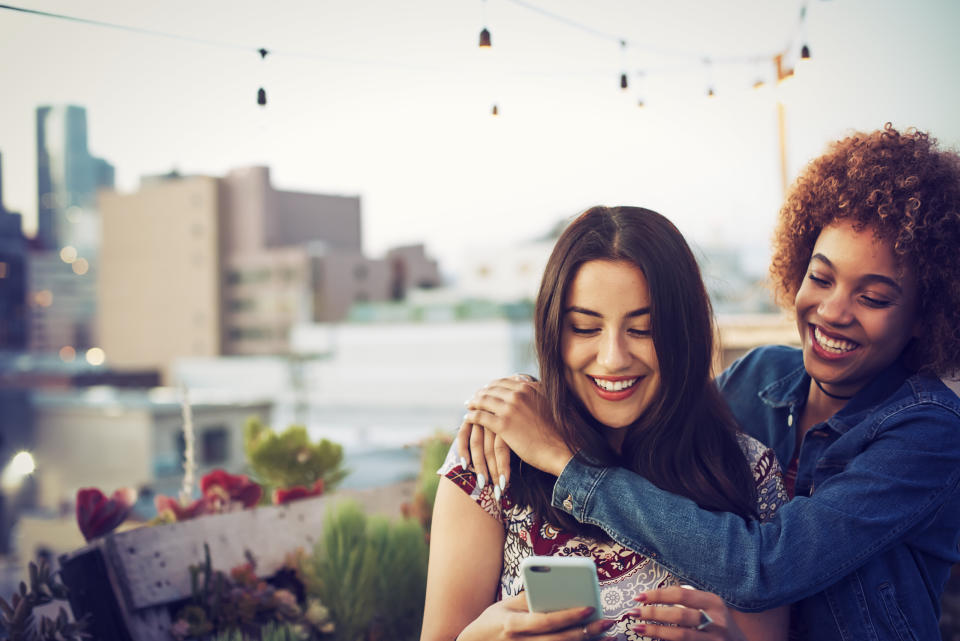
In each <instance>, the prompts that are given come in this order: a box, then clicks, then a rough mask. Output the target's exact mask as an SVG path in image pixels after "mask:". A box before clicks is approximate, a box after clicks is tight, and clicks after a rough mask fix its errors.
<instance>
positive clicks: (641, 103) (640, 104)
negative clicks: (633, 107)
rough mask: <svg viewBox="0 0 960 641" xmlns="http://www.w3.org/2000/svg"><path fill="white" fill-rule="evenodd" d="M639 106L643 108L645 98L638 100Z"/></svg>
mask: <svg viewBox="0 0 960 641" xmlns="http://www.w3.org/2000/svg"><path fill="white" fill-rule="evenodd" d="M637 106H638V107H640V108H641V109H643V98H641V99H640V100H638V101H637Z"/></svg>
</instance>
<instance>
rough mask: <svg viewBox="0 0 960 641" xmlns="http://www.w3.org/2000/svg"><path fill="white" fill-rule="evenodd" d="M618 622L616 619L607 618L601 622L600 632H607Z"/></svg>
mask: <svg viewBox="0 0 960 641" xmlns="http://www.w3.org/2000/svg"><path fill="white" fill-rule="evenodd" d="M616 624H617V622H616V621H613V620H612V619H607V620H606V621H604V622H603V623H601V624H600V632H606V631H607V630H609V629H610V628H612V627H613V626H615V625H616Z"/></svg>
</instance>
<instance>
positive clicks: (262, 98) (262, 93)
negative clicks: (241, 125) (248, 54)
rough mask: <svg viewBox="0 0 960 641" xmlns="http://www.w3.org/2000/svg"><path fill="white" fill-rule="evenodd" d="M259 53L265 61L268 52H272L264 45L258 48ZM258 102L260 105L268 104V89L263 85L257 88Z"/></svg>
mask: <svg viewBox="0 0 960 641" xmlns="http://www.w3.org/2000/svg"><path fill="white" fill-rule="evenodd" d="M257 53H259V54H260V60H264V61H265V60H266V59H267V54H268V53H270V52H269V51H267V50H266V49H264V48H263V47H261V48H259V49H257ZM257 104H258V105H260V106H261V107H266V106H267V90H266V89H264V88H263V87H260V88H259V89H258V90H257Z"/></svg>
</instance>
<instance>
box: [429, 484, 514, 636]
mask: <svg viewBox="0 0 960 641" xmlns="http://www.w3.org/2000/svg"><path fill="white" fill-rule="evenodd" d="M504 537H505V533H504V530H503V526H502V525H501V524H500V523H499V522H498V521H496V520H495V519H493V518H492V517H491V516H490V515H489V514H487V513H486V512H484V511H483V508H481V507H480V506H479V505H477V504H476V503H475V502H474V501H473V499H471V498H470V497H469V496H467V495H466V494H465V493H464V492H463V491H461V490H460V488H458V487H457V486H456V485H454V483H453V481H451V480H450V479H447V478H441V479H440V486H439V487H438V488H437V498H436V501H435V503H434V506H433V521H432V526H431V531H430V565H429V567H428V569H427V599H426V603H425V605H424V610H423V629H422V631H421V634H420V639H421V641H450V640H451V639H456V638H457V635H459V634H460V632H462V631H463V629H464V628H466V627H467V625H468V624H469V623H470V622H472V621H473V620H474V619H476V618H477V617H478V616H480V614H481V613H482V612H483V611H484V610H485V609H486V608H487V607H488V606H490V605H491V604H493V602H494V601H495V600H496V594H497V588H498V585H499V579H500V569H501V566H502V564H503V543H504Z"/></svg>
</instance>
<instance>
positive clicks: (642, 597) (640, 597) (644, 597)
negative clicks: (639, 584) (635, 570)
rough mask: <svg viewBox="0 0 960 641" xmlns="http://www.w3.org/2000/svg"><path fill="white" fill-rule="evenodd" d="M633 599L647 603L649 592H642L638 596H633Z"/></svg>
mask: <svg viewBox="0 0 960 641" xmlns="http://www.w3.org/2000/svg"><path fill="white" fill-rule="evenodd" d="M633 600H634V601H639V602H640V603H646V601H647V593H646V592H641V593H640V594H638V595H637V596H635V597H633Z"/></svg>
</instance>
